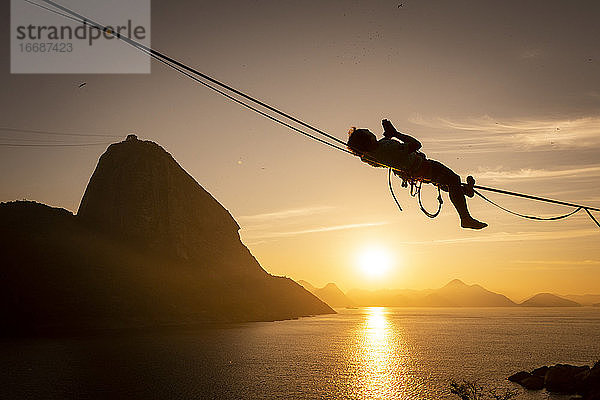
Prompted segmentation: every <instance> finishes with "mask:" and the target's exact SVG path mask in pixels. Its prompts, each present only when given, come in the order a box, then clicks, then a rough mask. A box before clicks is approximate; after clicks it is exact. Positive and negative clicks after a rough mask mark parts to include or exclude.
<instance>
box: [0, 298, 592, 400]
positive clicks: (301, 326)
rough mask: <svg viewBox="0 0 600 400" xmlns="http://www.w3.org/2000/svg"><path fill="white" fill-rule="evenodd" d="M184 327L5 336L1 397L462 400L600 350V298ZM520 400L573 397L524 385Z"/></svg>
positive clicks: (375, 310)
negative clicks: (460, 394) (470, 385)
mask: <svg viewBox="0 0 600 400" xmlns="http://www.w3.org/2000/svg"><path fill="white" fill-rule="evenodd" d="M338 311H339V314H337V315H327V316H318V317H311V318H301V319H298V320H292V321H278V322H264V323H247V324H235V325H224V326H213V327H209V328H196V329H185V330H160V331H144V332H127V333H120V334H103V335H95V336H87V337H71V338H48V339H39V338H38V339H27V340H4V341H2V342H1V343H0V345H1V346H2V347H1V349H2V350H1V352H0V363H1V367H2V368H1V372H0V398H2V399H13V398H14V399H65V398H68V399H114V398H127V399H138V398H139V399H422V400H433V399H452V398H454V397H453V396H452V395H451V394H450V393H449V389H448V387H449V385H448V383H449V381H450V380H451V379H455V380H462V379H467V380H477V381H478V382H479V383H480V384H481V385H482V386H485V387H500V388H509V387H513V388H516V385H513V384H512V383H510V382H508V381H506V377H507V376H508V375H510V374H512V373H514V372H517V371H519V370H522V369H526V370H530V369H533V368H536V367H539V366H542V365H548V364H555V363H559V362H560V363H572V364H588V365H590V364H593V363H594V362H595V361H598V360H599V359H600V308H590V307H584V308H567V309H564V308H563V309H558V308H554V309H550V308H535V309H534V308H531V309H521V308H510V309H508V308H506V309H504V308H491V309H445V308H442V309H439V308H438V309H422V308H414V309H409V308H360V309H352V310H347V309H340V310H338ZM518 399H524V400H537V399H556V400H558V399H568V396H557V395H550V394H548V393H545V392H543V391H542V392H527V391H524V390H521V393H520V395H519V397H518Z"/></svg>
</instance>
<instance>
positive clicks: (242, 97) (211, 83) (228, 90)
mask: <svg viewBox="0 0 600 400" xmlns="http://www.w3.org/2000/svg"><path fill="white" fill-rule="evenodd" d="M24 1H26V2H27V3H29V4H32V5H34V6H37V7H41V8H43V9H45V10H48V11H50V12H53V13H55V14H58V15H61V16H63V17H65V18H68V19H71V20H73V21H76V22H79V23H84V24H87V25H88V26H90V27H92V28H95V29H98V30H100V31H102V32H105V33H107V34H112V35H113V37H115V38H117V39H120V40H122V41H123V42H125V43H127V44H129V45H130V46H132V47H134V48H135V49H137V50H139V51H141V52H142V53H144V54H147V55H148V56H150V57H151V58H153V59H155V60H157V61H159V62H160V63H162V64H164V65H166V66H167V67H169V68H172V69H174V70H175V71H177V72H179V73H181V74H182V75H184V76H186V77H188V78H190V79H192V80H194V81H195V82H197V83H199V84H201V85H203V86H205V87H207V88H209V89H211V90H213V91H215V92H217V93H219V94H221V95H222V96H224V97H226V98H227V99H229V100H232V101H234V102H236V103H238V104H240V105H241V106H243V107H246V108H248V109H250V110H252V111H254V112H256V113H258V114H260V115H262V116H264V117H266V118H268V119H270V120H272V121H274V122H276V123H278V124H281V125H283V126H285V127H287V128H289V129H291V130H293V131H295V132H298V133H300V134H302V135H304V136H306V137H308V138H310V139H312V140H315V141H318V142H319V143H322V144H324V145H327V146H329V147H332V148H335V149H336V150H340V151H342V152H345V153H348V154H354V153H353V152H352V151H350V150H349V149H348V148H347V144H346V142H344V141H343V140H340V139H338V138H337V137H335V136H333V135H330V134H328V133H327V132H325V131H322V130H320V129H318V128H316V127H314V126H312V125H310V124H308V123H306V122H304V121H302V120H300V119H298V118H295V117H293V116H292V115H290V114H287V113H285V112H283V111H281V110H279V109H277V108H275V107H273V106H270V105H269V104H267V103H265V102H263V101H261V100H259V99H257V98H255V97H252V96H250V95H248V94H246V93H244V92H242V91H240V90H238V89H235V88H234V87H232V86H229V85H227V84H225V83H223V82H221V81H219V80H217V79H215V78H212V77H211V76H208V75H206V74H204V73H202V72H200V71H198V70H196V69H194V68H192V67H190V66H188V65H186V64H184V63H182V62H179V61H177V60H175V59H173V58H171V57H169V56H167V55H165V54H163V53H160V52H158V51H156V50H154V49H152V48H150V47H148V46H145V45H143V44H142V43H139V42H137V41H135V40H133V39H131V38H129V37H127V36H125V35H121V34H120V33H117V32H114V31H112V30H111V29H110V28H108V27H106V26H104V25H102V24H99V23H97V22H95V21H93V20H91V19H90V18H87V17H85V16H83V15H81V14H79V13H77V12H75V11H72V10H70V9H69V8H67V7H64V6H62V5H60V4H57V3H56V2H54V1H53V0H39V1H41V2H43V3H45V4H47V5H49V6H52V7H54V8H51V7H47V6H44V5H42V4H39V3H36V2H34V1H32V0H24ZM236 96H238V97H236ZM248 102H251V103H252V104H254V105H251V104H248ZM258 107H262V108H263V109H264V110H268V112H272V113H275V114H277V115H278V116H279V117H274V116H273V115H270V114H268V112H267V111H264V110H261V109H259V108H258ZM281 117H283V118H284V119H286V120H289V121H291V122H290V123H288V122H286V121H283V120H282V119H281ZM292 122H293V123H295V124H297V125H299V126H300V127H302V128H299V127H298V126H294V125H292ZM303 128H306V129H309V130H311V131H313V132H315V133H316V134H319V135H321V136H322V137H323V138H327V139H329V140H331V141H333V142H335V143H331V142H329V141H327V140H325V139H323V138H321V137H317V136H315V135H314V134H311V133H308V132H306V131H305V130H303ZM336 143H337V144H336ZM368 161H369V162H372V163H373V164H376V165H378V166H380V167H385V168H388V186H389V188H390V192H391V194H392V197H393V199H394V201H395V203H396V205H397V206H398V209H400V210H401V211H402V207H401V206H400V203H399V202H398V199H397V198H396V195H395V194H394V190H393V187H392V177H391V174H392V170H393V172H394V174H396V175H399V176H400V177H401V178H403V176H402V174H403V172H402V171H401V170H398V169H396V168H394V167H391V166H389V165H385V164H382V163H380V162H379V161H377V160H370V159H369V160H368ZM409 184H410V186H411V195H412V196H413V197H414V196H418V201H419V206H420V208H421V211H423V213H425V215H427V216H428V217H430V218H435V217H436V216H437V215H439V213H440V211H441V207H442V203H443V200H442V197H441V191H440V187H439V186H438V203H439V204H438V210H437V211H436V212H435V213H430V212H428V211H427V210H426V209H425V208H424V207H423V204H422V201H421V187H422V184H423V181H415V180H410V179H409V180H406V179H403V182H402V187H407V186H408V185H409ZM463 185H464V184H463ZM473 188H474V189H479V190H487V191H491V192H496V193H502V194H505V195H510V196H517V197H523V198H527V199H532V200H537V201H543V202H547V203H554V204H560V205H564V206H570V207H575V210H574V211H572V212H570V213H568V214H564V215H561V216H558V217H551V218H542V217H535V216H528V215H524V214H519V213H516V212H513V211H510V210H508V209H506V208H504V207H502V206H500V205H498V204H496V203H494V202H492V201H491V200H489V199H487V198H486V197H485V196H483V195H482V194H481V193H479V191H475V193H476V194H477V195H478V196H480V197H481V198H482V199H484V200H486V201H488V202H490V203H491V204H493V205H495V206H496V207H499V208H500V209H502V210H504V211H506V212H510V213H511V214H514V215H517V216H520V217H523V218H528V219H535V220H541V221H548V220H557V219H562V218H566V217H568V216H571V215H573V214H575V213H577V212H578V211H581V210H585V212H586V213H587V214H588V216H589V217H590V218H591V219H592V221H594V223H595V224H596V225H597V226H598V227H599V228H600V223H599V222H598V221H597V220H596V219H595V218H594V216H593V215H592V213H591V212H590V211H600V209H598V208H594V207H588V206H585V205H580V204H573V203H566V202H562V201H558V200H552V199H547V198H543V197H537V196H531V195H525V194H521V193H516V192H510V191H506V190H501V189H495V188H488V187H484V186H477V185H475V186H473Z"/></svg>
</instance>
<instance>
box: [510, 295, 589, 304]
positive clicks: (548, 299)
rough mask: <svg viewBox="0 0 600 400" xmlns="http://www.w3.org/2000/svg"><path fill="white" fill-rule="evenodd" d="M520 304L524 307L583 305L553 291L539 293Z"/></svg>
mask: <svg viewBox="0 0 600 400" xmlns="http://www.w3.org/2000/svg"><path fill="white" fill-rule="evenodd" d="M519 305H520V306H523V307H581V304H579V303H577V302H575V301H573V300H568V299H564V298H562V297H560V296H557V295H555V294H552V293H538V294H536V295H535V296H533V297H531V298H529V299H527V300H525V301H524V302H522V303H521V304H519Z"/></svg>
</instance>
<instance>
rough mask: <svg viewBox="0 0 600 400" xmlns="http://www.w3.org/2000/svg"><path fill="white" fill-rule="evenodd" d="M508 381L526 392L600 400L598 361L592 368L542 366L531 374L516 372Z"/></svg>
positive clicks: (584, 399) (562, 365) (566, 365)
mask: <svg viewBox="0 0 600 400" xmlns="http://www.w3.org/2000/svg"><path fill="white" fill-rule="evenodd" d="M508 380H509V381H511V382H515V383H518V384H519V385H521V386H523V387H524V388H525V389H528V390H542V389H546V390H547V391H548V392H554V393H565V394H573V395H581V396H582V397H581V398H582V399H583V400H600V361H598V362H597V363H596V364H595V365H594V366H593V367H592V368H590V367H589V366H587V365H584V366H575V365H569V364H556V365H553V366H551V367H549V366H543V367H540V368H536V369H534V370H533V371H531V372H527V371H521V372H517V373H516V374H513V375H511V376H509V377H508Z"/></svg>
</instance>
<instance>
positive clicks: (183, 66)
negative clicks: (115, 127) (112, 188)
mask: <svg viewBox="0 0 600 400" xmlns="http://www.w3.org/2000/svg"><path fill="white" fill-rule="evenodd" d="M40 1H42V2H44V3H46V4H49V5H51V6H54V7H55V8H58V9H59V10H62V11H63V12H65V13H67V14H69V15H71V16H72V17H74V18H77V19H79V20H80V21H81V22H84V21H85V23H87V24H90V25H92V26H94V27H95V28H96V29H100V30H102V31H104V32H106V31H107V30H108V28H107V27H106V26H104V25H102V24H99V23H97V22H95V21H93V20H91V19H89V18H87V17H84V16H83V15H81V14H78V13H76V12H75V11H72V10H70V9H68V8H66V7H64V6H62V5H60V4H57V3H55V2H54V1H52V0H40ZM114 36H115V37H117V38H118V39H121V40H123V41H125V42H126V43H129V44H130V45H132V46H134V47H136V48H138V49H143V50H145V51H146V52H148V53H150V54H153V55H155V56H156V57H160V58H162V59H164V60H166V61H169V62H170V63H172V64H174V65H176V66H177V67H179V68H181V69H183V70H186V71H188V72H190V73H192V74H195V75H198V76H200V77H202V78H203V79H206V80H207V81H209V82H212V83H214V84H215V85H217V86H220V87H222V88H224V89H227V90H228V91H230V92H233V93H235V94H237V95H238V96H241V97H243V98H245V99H247V100H250V101H251V102H253V103H256V104H259V105H260V106H262V107H264V108H266V109H268V110H270V111H273V112H274V113H276V114H279V115H281V116H283V117H285V118H287V119H289V120H291V121H294V122H296V123H297V124H300V125H302V126H304V127H305V128H308V129H310V130H312V131H315V132H317V133H319V134H320V135H323V136H325V137H327V138H329V139H331V140H333V141H335V142H337V143H339V144H341V145H343V146H345V145H346V142H344V141H343V140H340V139H338V138H337V137H335V136H333V135H330V134H328V133H327V132H324V131H322V130H320V129H318V128H315V127H314V126H312V125H310V124H307V123H306V122H304V121H302V120H300V119H298V118H295V117H293V116H292V115H290V114H287V113H285V112H283V111H281V110H279V109H277V108H275V107H273V106H270V105H269V104H267V103H265V102H263V101H261V100H259V99H257V98H255V97H252V96H250V95H248V94H246V93H244V92H242V91H240V90H238V89H236V88H234V87H232V86H229V85H227V84H225V83H223V82H221V81H219V80H217V79H215V78H212V77H211V76H209V75H206V74H204V73H202V72H200V71H198V70H196V69H195V68H192V67H189V66H188V65H186V64H183V63H181V62H179V61H177V60H175V59H173V58H171V57H169V56H167V55H165V54H163V53H161V52H159V51H156V50H154V49H152V48H150V47H147V46H145V45H143V44H142V43H140V42H137V41H135V40H133V39H131V38H129V37H127V36H125V35H121V34H119V33H117V34H116V35H114Z"/></svg>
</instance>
